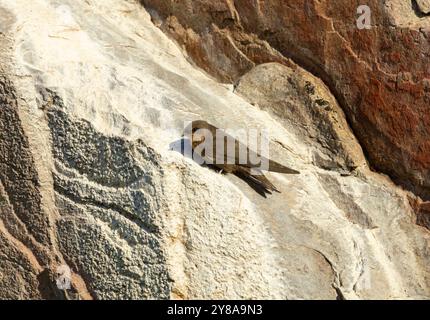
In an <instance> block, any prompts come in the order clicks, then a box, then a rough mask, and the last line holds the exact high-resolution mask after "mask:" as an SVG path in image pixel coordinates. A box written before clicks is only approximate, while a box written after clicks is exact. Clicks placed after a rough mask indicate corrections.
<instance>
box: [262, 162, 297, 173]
mask: <svg viewBox="0 0 430 320" xmlns="http://www.w3.org/2000/svg"><path fill="white" fill-rule="evenodd" d="M268 171H272V172H279V173H289V174H299V173H300V171H297V170H294V169H291V168H288V167H286V166H284V165H282V164H280V163H277V162H276V161H273V160H269V170H268Z"/></svg>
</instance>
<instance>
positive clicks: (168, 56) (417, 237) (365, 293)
mask: <svg viewBox="0 0 430 320" xmlns="http://www.w3.org/2000/svg"><path fill="white" fill-rule="evenodd" d="M334 2H335V1H332V2H331V3H330V2H328V1H327V2H324V1H320V2H318V5H317V4H316V2H315V4H314V3H313V1H307V2H306V3H307V4H306V5H305V4H304V3H301V1H294V2H293V3H291V4H290V2H289V5H288V7H285V6H283V5H281V4H282V3H284V2H281V1H279V2H278V1H270V2H263V1H258V2H251V1H246V2H245V1H235V5H236V6H233V2H232V1H226V2H224V1H210V2H209V1H207V2H206V1H187V2H175V1H167V0H163V1H155V0H154V1H144V4H145V6H143V5H142V3H140V2H138V1H118V0H105V1H95V0H87V1H73V0H61V1H58V0H55V1H54V0H40V1H37V2H29V1H24V0H14V1H10V0H0V129H1V130H0V238H1V240H0V254H1V256H2V259H0V298H8V299H29V298H34V299H51V298H57V299H58V298H64V299H150V298H159V299H168V298H175V299H196V298H224V299H231V298H236V299H250V298H260V299H264V298H273V299H371V298H379V299H395V298H423V299H428V298H430V270H429V268H428V265H429V263H430V256H429V254H428V248H429V245H430V234H429V231H428V228H429V225H428V212H429V210H428V203H427V202H425V201H423V200H422V199H420V198H418V197H416V196H415V195H414V194H413V193H411V192H408V191H404V190H403V189H402V188H400V187H398V186H396V185H395V184H394V183H393V182H391V180H390V179H389V178H388V177H387V176H384V175H382V174H379V173H376V172H373V171H371V170H370V169H369V166H368V163H367V161H366V158H365V156H364V153H363V151H362V148H361V145H360V143H359V141H360V142H362V143H363V145H364V146H365V150H366V151H367V153H366V155H368V156H369V159H370V161H371V163H372V164H373V165H375V166H379V167H380V168H382V169H384V170H386V172H388V173H390V174H393V175H394V174H396V175H394V176H395V177H398V178H399V179H400V180H402V181H404V182H405V183H406V182H409V183H410V186H411V188H412V186H413V187H414V190H416V191H420V192H421V193H423V194H425V191H426V188H427V186H426V183H427V182H428V181H429V180H425V178H426V174H428V172H427V171H425V170H427V169H428V167H426V166H425V165H426V164H427V162H426V161H427V160H428V159H426V158H425V157H421V158H420V155H425V154H426V153H425V150H428V149H425V146H424V144H425V141H424V140H423V139H424V137H425V134H426V132H427V131H426V130H427V128H426V127H425V126H424V123H425V115H426V114H428V110H427V111H426V108H427V104H425V103H424V102H425V101H426V99H428V92H427V91H425V90H426V89H425V88H426V87H425V81H424V80H425V79H424V78H425V77H427V76H428V70H427V69H425V63H428V62H425V59H418V58H417V57H418V56H419V55H420V54H428V51H426V50H427V49H428V43H427V42H426V40H424V39H425V36H426V32H425V31H423V30H422V29H420V30H419V29H418V27H419V26H421V25H424V24H425V23H426V21H427V20H426V18H419V17H417V15H416V14H415V13H414V11H412V13H413V15H411V16H410V17H407V18H408V19H409V20H410V21H413V22H414V24H410V25H408V26H406V27H405V26H404V25H403V23H405V21H403V20H401V19H406V18H405V16H402V15H401V14H400V12H403V11H402V10H406V9H408V10H412V7H407V8H405V7H403V6H402V5H399V3H400V2H399V3H397V2H396V1H392V3H390V2H389V1H387V3H386V5H387V7H384V6H382V5H376V1H375V2H374V3H375V7H374V8H372V9H373V10H375V11H374V20H373V21H374V24H375V28H374V29H371V30H366V31H364V33H358V32H357V31H356V30H355V29H352V28H351V29H348V28H346V18H345V17H347V16H348V15H353V13H354V12H355V9H353V10H352V7H351V8H349V7H348V6H349V5H344V6H342V7H341V8H338V7H339V6H338V7H336V6H335V4H332V3H334ZM269 3H270V5H269ZM389 4H391V7H390V6H388V5H389ZM389 8H391V9H390V10H389ZM286 9H288V10H286ZM335 9H336V10H335ZM349 9H351V10H352V11H351V12H349V11H347V10H349ZM182 12H183V13H182ZM191 12H195V13H199V19H195V16H192V15H191ZM389 12H391V13H389ZM293 13H296V14H295V15H294V17H295V19H297V20H294V19H291V17H292V16H293ZM396 14H398V16H396ZM384 17H385V18H386V19H387V21H389V22H390V23H391V24H392V27H391V28H390V31H389V32H391V36H390V37H388V38H389V39H388V38H378V37H380V36H382V35H383V34H385V33H384V32H388V31H387V30H385V29H383V28H382V24H379V23H378V22H377V21H378V20H377V19H383V18H384ZM314 18H316V19H317V20H315V21H313V22H312V23H311V21H312V19H314ZM375 19H376V20H375ZM384 21H385V20H384ZM376 26H381V27H376ZM159 27H160V28H161V29H162V30H163V31H166V32H167V33H168V35H170V36H171V37H173V38H174V39H175V40H176V41H177V42H178V43H180V44H181V45H183V46H184V47H185V49H186V50H185V51H183V50H181V48H180V47H178V46H177V44H176V43H175V42H174V41H173V40H172V39H170V38H169V37H168V36H167V35H165V34H164V33H163V32H162V31H161V30H160V29H159ZM281 28H283V29H282V30H283V31H282V32H281ZM330 28H332V29H330ZM405 28H406V29H405ZM408 28H409V29H408ZM415 29H416V30H417V31H413V30H415ZM313 30H320V32H314V31H313ZM399 30H400V31H399ZM405 30H406V31H405ZM408 30H409V31H408ZM326 31H327V32H326ZM328 31H330V32H328ZM354 39H355V40H354ZM376 39H379V40H378V41H376ZM380 39H385V40H384V41H387V42H386V43H385V45H383V44H382V42H383V40H380ZM409 40H410V41H409ZM355 41H357V42H355ZM360 41H363V43H366V45H365V46H364V47H360V46H358V45H357V43H358V42H360ZM379 41H381V42H379ZM375 42H377V43H375ZM390 44H393V45H395V48H396V49H394V48H390V47H389V45H390ZM403 45H405V46H406V45H408V50H406V49H404V48H403V47H402V46H403ZM420 46H421V47H420ZM382 47H383V48H384V50H382ZM287 48H289V49H288V50H287ZM376 49H378V50H379V49H381V50H382V51H383V52H381V51H378V50H376ZM369 52H373V53H374V54H375V55H374V56H372V58H371V55H370V53H369ZM405 52H407V54H406V53H405ZM187 55H188V56H187ZM390 57H394V58H395V57H397V58H396V59H397V62H396V63H397V64H398V65H397V64H395V63H394V62H393V61H391V60H390V61H391V62H390V61H388V60H387V59H392V58H390ZM299 58H300V59H299ZM196 65H197V66H200V67H202V68H203V69H204V70H206V71H207V72H208V73H210V74H211V75H212V76H215V77H216V78H217V79H218V80H222V81H224V82H231V83H233V85H231V84H225V83H224V84H222V83H219V82H217V81H216V79H214V78H213V77H211V76H210V75H208V74H207V73H205V72H202V70H201V69H199V68H197V67H196ZM375 65H378V66H379V67H380V69H377V71H375V70H373V71H372V72H370V68H372V67H374V66H375ZM401 66H402V67H401ZM390 68H391V69H393V70H391V69H390ZM396 68H398V69H399V70H402V72H403V73H402V75H401V76H398V74H397V73H395V70H394V69H396ZM420 68H421V69H420ZM378 70H379V71H378ZM396 70H397V69H396ZM406 70H408V71H407V72H410V78H407V77H408V75H407V72H406ZM420 70H421V71H420ZM399 72H400V71H399ZM393 74H395V76H394V75H393ZM366 77H367V78H366ZM392 77H394V79H395V82H394V83H393V84H392V86H390V84H391V82H390V81H391V80H390V81H389V79H392ZM405 77H406V78H405ZM405 79H406V80H405ZM407 79H409V80H407ZM408 81H409V82H408ZM420 85H422V86H423V87H422V88H421V87H419V86H420ZM376 88H379V89H378V90H377V91H375V90H376ZM359 89H360V90H361V91H360V90H359ZM421 89H422V90H421ZM363 90H365V92H363ZM400 92H402V94H400ZM412 99H413V101H414V102H416V109H414V110H413V111H414V114H415V115H416V118H414V121H416V122H410V123H409V122H408V123H409V125H410V127H409V128H410V130H412V131H413V130H418V129H417V128H415V127H413V126H412V123H414V124H416V125H420V126H421V127H420V128H421V129H420V130H421V131H420V132H419V133H415V131H413V132H412V131H411V134H415V136H414V137H415V138H416V139H417V140H416V141H415V145H416V146H417V147H416V149H412V148H411V147H412V146H411V145H410V144H409V145H406V143H408V142H410V139H411V137H410V136H406V135H403V133H404V131H401V130H404V129H405V128H403V126H404V125H405V122H402V121H397V122H395V120H396V119H397V120H398V119H399V117H400V113H398V112H400V111H399V110H398V109H395V108H394V107H393V106H396V105H397V104H399V105H402V106H403V105H404V106H405V110H406V109H408V108H411V107H412V105H411V104H410V102H411V101H412ZM354 101H355V102H357V101H359V103H356V104H354V103H353V102H354ZM375 101H379V102H380V104H376V105H373V103H374V102H375ZM370 106H371V107H372V108H371V107H370ZM393 108H394V109H393ZM396 110H397V111H396ZM408 110H409V109H408ZM425 112H427V113H425ZM345 114H346V116H345ZM395 116H397V117H398V118H395ZM402 117H403V118H406V119H408V120H411V119H412V118H409V115H408V113H407V112H406V111H405V113H404V114H402ZM347 118H348V119H349V120H350V121H351V123H352V124H353V129H354V132H356V134H357V135H358V138H359V139H357V138H356V137H355V136H354V134H353V132H352V130H351V128H350V127H349V126H348V122H347ZM196 119H204V120H207V121H208V122H210V123H212V124H214V125H216V126H217V127H219V128H226V129H250V128H258V129H266V130H267V131H268V132H269V138H270V154H271V157H272V158H273V159H275V160H277V161H279V162H281V163H283V164H285V165H288V166H290V167H292V168H295V169H298V170H300V172H301V174H300V175H282V174H277V173H268V176H269V178H270V180H271V181H273V182H274V183H275V184H276V186H277V187H278V188H279V189H280V191H281V193H279V194H272V195H269V196H268V197H267V198H264V197H262V196H260V195H259V194H258V193H256V192H255V191H254V190H253V189H252V188H250V187H249V186H248V185H247V184H246V183H245V182H244V181H242V180H241V179H239V178H238V177H236V176H232V175H223V174H219V173H217V172H215V171H213V170H211V169H209V168H207V167H202V166H199V165H198V164H196V163H195V162H193V161H192V160H191V159H188V158H187V157H184V156H183V155H182V154H181V153H180V152H177V150H178V146H181V145H182V144H184V143H186V142H184V141H181V135H182V133H183V129H184V126H185V124H187V123H188V122H189V121H191V120H196ZM364 119H365V120H364ZM378 119H380V120H381V122H380V123H379V122H377V120H378ZM382 119H384V121H382ZM378 121H379V120H378ZM411 121H412V120H411ZM377 124H378V126H377ZM396 128H397V129H399V130H400V131H396V132H397V133H396V135H391V133H392V132H391V131H390V130H395V129H396ZM397 129H396V130H397ZM400 136H402V137H403V138H402V139H403V140H399V139H400V138H399V137H400ZM237 138H239V139H242V138H243V137H240V136H238V137H237ZM420 139H421V140H420ZM373 144H374V145H373ZM394 145H395V146H396V148H395V147H394ZM406 146H407V147H408V148H406ZM372 148H373V149H372ZM378 148H382V149H378ZM372 150H373V151H372ZM375 150H379V151H378V152H379V153H377V152H375ZM399 150H402V152H401V153H399V152H400V151H399ZM408 150H410V151H408ZM382 152H383V153H382ZM382 154H383V155H384V157H385V159H383V160H381V159H379V158H378V157H379V156H381V155H382ZM391 154H392V155H393V158H392V159H391V158H387V157H386V155H391ZM400 154H401V155H402V158H399V157H400ZM378 159H379V160H378ZM417 159H421V162H419V164H420V165H422V166H421V167H419V168H418V167H416V166H415V165H417V166H418V162H416V161H418V160H417ZM378 161H379V162H378ZM395 161H397V165H398V168H394V167H393V164H394V163H395ZM390 166H391V167H390ZM390 168H391V169H393V168H394V169H396V170H394V169H393V171H392V172H391V171H389V169H390ZM426 168H427V169H426ZM406 174H407V175H408V176H406ZM421 178H423V179H424V180H423V183H422V184H417V183H416V182H417V181H418V180H419V179H421ZM414 179H415V180H414ZM417 179H418V180H417ZM64 269H67V270H70V275H69V277H68V279H70V289H67V290H62V289H61V286H58V279H60V278H61V276H63V275H64V274H63V273H62V272H61V270H64ZM66 273H67V272H66ZM66 278H67V277H66Z"/></svg>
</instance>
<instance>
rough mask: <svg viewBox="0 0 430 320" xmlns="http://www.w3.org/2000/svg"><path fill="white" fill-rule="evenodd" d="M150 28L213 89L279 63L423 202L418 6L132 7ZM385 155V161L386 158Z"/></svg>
mask: <svg viewBox="0 0 430 320" xmlns="http://www.w3.org/2000/svg"><path fill="white" fill-rule="evenodd" d="M142 2H143V3H144V4H145V6H146V7H147V8H149V12H151V13H152V16H153V20H154V22H155V23H156V24H157V25H159V26H160V28H161V29H162V30H163V31H165V32H166V33H167V34H169V35H170V36H171V37H173V38H174V39H175V40H176V41H178V42H179V43H180V44H181V45H182V46H183V47H184V49H185V50H186V51H187V52H188V54H189V55H190V57H191V58H192V59H193V61H194V62H195V63H196V64H197V65H198V66H200V67H201V68H203V69H204V70H206V71H207V72H209V73H210V74H212V75H214V76H215V77H216V78H218V79H219V80H221V81H237V80H238V78H239V77H240V76H242V75H243V73H245V72H247V71H249V70H250V69H251V68H253V67H254V66H255V65H258V64H260V63H262V62H281V63H284V64H286V65H290V62H289V61H288V59H287V58H290V59H292V60H293V61H294V62H296V63H297V64H299V65H300V66H302V67H304V68H305V69H306V70H307V71H309V72H311V73H313V74H314V75H315V76H317V77H319V78H320V79H321V80H323V81H324V83H325V84H326V85H327V86H328V87H329V88H330V90H331V92H332V93H333V94H334V96H335V97H336V99H337V100H338V102H339V103H340V104H341V107H342V108H343V110H344V111H345V113H346V115H347V117H348V120H349V122H350V123H351V125H352V128H353V129H354V132H355V134H356V136H357V138H358V139H359V141H360V143H361V145H362V146H363V148H364V150H365V151H366V154H367V156H368V160H369V161H370V164H371V165H372V167H374V168H375V169H377V170H379V171H382V172H384V173H386V174H388V175H390V177H392V178H393V179H394V180H395V181H396V182H398V183H400V184H402V185H403V186H405V187H406V188H408V189H410V190H412V191H414V192H415V193H417V194H419V195H421V196H422V197H424V198H426V199H430V140H429V139H428V137H429V136H430V129H429V128H430V118H429V113H430V109H429V106H430V59H429V58H430V56H429V55H430V41H429V39H430V18H429V17H426V16H425V13H426V12H427V10H428V8H429V7H428V5H429V2H428V1H427V0H421V1H418V2H416V0H410V1H409V0H408V1H405V0H386V1H380V0H371V1H367V5H368V6H369V9H370V13H371V15H370V18H371V19H370V22H371V27H370V29H364V30H360V29H359V28H357V25H356V21H357V19H358V17H359V15H357V7H358V4H357V3H356V2H355V1H341V0H338V1H333V0H323V1H319V0H318V1H317V0H310V1H308V0H294V1H284V0H270V1H248V0H235V1H232V0H219V1H212V0H202V1H186V3H187V5H183V4H182V3H180V2H177V1H174V0H142ZM387 155H390V156H389V157H388V156H387Z"/></svg>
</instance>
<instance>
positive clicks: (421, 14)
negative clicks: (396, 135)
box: [412, 0, 430, 18]
mask: <svg viewBox="0 0 430 320" xmlns="http://www.w3.org/2000/svg"><path fill="white" fill-rule="evenodd" d="M412 9H413V10H414V12H415V15H416V16H417V17H418V18H425V17H430V12H429V13H425V12H423V11H422V10H421V8H420V6H419V5H418V2H417V0H412Z"/></svg>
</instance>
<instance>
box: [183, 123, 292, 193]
mask: <svg viewBox="0 0 430 320" xmlns="http://www.w3.org/2000/svg"><path fill="white" fill-rule="evenodd" d="M217 133H218V134H217ZM183 137H187V138H189V139H190V140H191V149H192V151H193V153H197V154H198V156H200V157H201V158H202V159H203V160H204V161H205V162H206V164H208V165H210V166H213V167H215V168H217V169H220V172H225V173H231V174H235V175H237V176H239V177H240V178H243V179H245V181H246V182H247V183H248V184H250V185H251V186H252V187H253V188H254V189H255V190H256V191H257V192H258V193H260V194H262V195H264V196H265V193H269V194H271V193H272V191H274V192H278V193H280V191H279V190H278V189H277V188H276V186H275V185H274V184H273V183H272V182H270V180H269V179H267V177H266V176H265V175H264V174H263V172H262V168H261V163H265V164H268V166H267V171H272V172H278V173H286V174H300V172H299V171H297V170H294V169H291V168H288V167H286V166H284V165H282V164H280V163H278V162H276V161H274V160H271V159H267V158H265V157H263V156H261V155H260V154H259V153H258V152H256V151H253V150H251V149H249V148H248V147H247V146H246V145H244V144H243V143H241V142H240V141H238V140H236V139H235V138H233V137H232V136H230V135H229V134H227V133H226V132H225V131H224V130H221V129H219V128H217V127H215V126H214V125H212V124H210V123H208V122H207V121H205V120H195V121H192V122H191V123H189V124H188V125H187V127H186V128H185V131H184V135H183ZM207 137H209V138H211V139H213V141H212V152H210V150H209V152H207V149H206V148H205V147H204V146H205V145H206V146H210V144H203V143H204V142H205V140H206V138H207ZM217 137H218V139H219V138H221V139H222V138H223V139H224V143H223V144H221V143H218V144H217V142H216V139H217ZM232 142H234V153H233V152H226V148H227V145H228V143H230V144H233V143H232ZM219 146H222V147H224V149H223V150H217V147H219ZM243 150H246V159H241V157H240V156H241V155H243V153H244V151H243ZM217 151H218V152H217ZM233 157H234V158H233ZM250 159H260V160H261V162H260V163H258V164H255V163H254V162H251V161H250Z"/></svg>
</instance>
